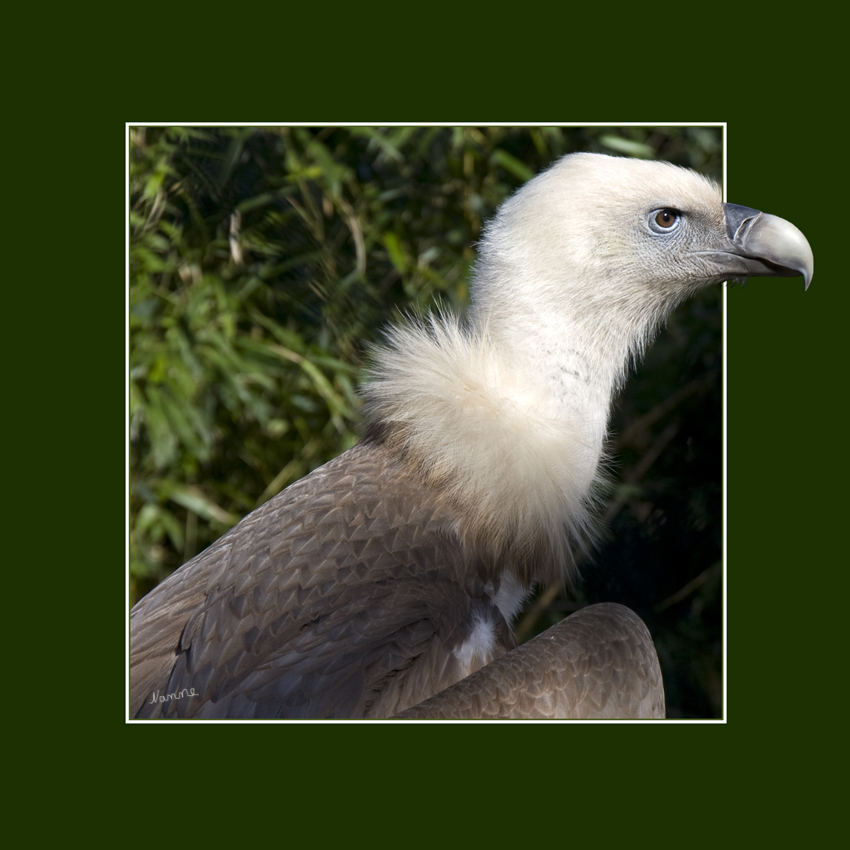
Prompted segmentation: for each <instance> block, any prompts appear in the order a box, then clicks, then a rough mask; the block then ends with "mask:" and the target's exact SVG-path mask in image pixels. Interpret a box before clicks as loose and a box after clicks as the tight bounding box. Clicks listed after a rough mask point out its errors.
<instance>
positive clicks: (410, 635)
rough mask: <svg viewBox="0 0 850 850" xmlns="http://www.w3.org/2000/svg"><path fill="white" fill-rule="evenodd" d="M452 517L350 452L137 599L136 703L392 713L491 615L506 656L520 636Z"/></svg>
mask: <svg viewBox="0 0 850 850" xmlns="http://www.w3.org/2000/svg"><path fill="white" fill-rule="evenodd" d="M390 485H391V491H392V498H388V497H387V493H386V491H387V487H388V486H390ZM451 523H452V515H451V512H450V511H449V509H448V508H447V507H446V506H445V505H441V504H440V499H439V498H437V497H436V496H434V494H429V493H428V492H427V490H423V488H422V486H421V484H420V483H419V482H418V480H417V477H416V475H415V474H413V473H410V472H409V471H406V470H405V468H404V466H403V465H402V464H400V463H399V462H398V461H396V460H394V459H393V458H392V456H390V455H389V454H388V452H387V451H386V450H385V449H383V448H382V447H380V446H377V445H375V444H370V443H363V444H361V445H359V446H357V447H355V448H354V449H352V450H350V451H349V452H346V453H345V454H344V455H342V456H340V457H339V458H337V459H336V460H334V461H332V462H331V463H329V464H327V465H326V466H325V467H323V468H322V469H319V470H317V471H316V472H314V473H313V474H312V475H310V476H308V477H307V478H305V479H303V480H302V481H300V482H298V483H296V484H295V485H293V486H292V487H291V488H289V489H288V490H287V491H285V492H284V493H282V494H281V495H280V496H278V497H277V498H275V499H272V500H271V501H270V502H268V503H267V504H266V505H264V506H263V507H262V508H260V509H258V510H257V511H255V512H254V513H253V514H251V515H250V516H249V517H247V518H246V519H245V520H243V522H242V523H240V524H239V525H238V526H236V527H235V528H234V529H233V530H232V531H231V532H229V533H228V534H227V535H225V537H223V538H222V540H220V541H219V542H218V543H217V544H215V546H213V547H211V548H210V549H208V550H207V551H206V552H204V553H202V554H201V555H199V556H198V557H197V558H195V559H194V560H193V561H190V562H189V563H188V564H186V565H185V566H184V567H182V568H181V569H180V570H178V571H177V572H176V573H175V574H174V575H173V576H171V577H170V578H169V579H168V580H167V581H166V582H164V583H163V584H162V585H160V587H158V588H157V589H156V590H155V591H154V592H153V593H151V594H150V595H149V596H148V597H146V598H145V599H144V600H142V601H141V602H140V603H139V605H137V606H136V608H135V609H134V611H133V614H132V617H131V631H132V647H133V653H132V658H133V661H132V667H131V685H132V694H133V702H132V710H133V712H134V713H137V714H138V716H139V717H158V716H165V717H221V716H229V717H316V716H318V717H362V716H368V715H370V714H372V713H373V712H377V713H378V714H381V715H382V716H388V715H389V714H392V713H395V712H396V711H398V710H399V709H400V708H404V707H406V706H407V705H411V704H415V703H416V702H418V701H420V700H421V699H424V698H426V697H427V696H430V695H431V694H432V693H433V692H434V688H435V687H440V686H445V685H448V684H451V683H452V682H454V681H456V680H457V679H458V678H460V677H462V676H464V675H466V674H467V673H468V672H469V669H466V668H464V666H463V664H462V663H461V662H460V661H459V660H458V659H457V658H456V657H455V656H454V655H453V653H452V649H453V648H455V647H457V646H460V645H462V644H463V643H464V641H465V640H466V639H467V638H468V637H469V635H470V632H471V630H472V629H473V627H474V624H475V623H476V622H480V621H481V620H489V621H492V622H493V623H495V624H496V626H497V631H498V641H497V648H496V649H495V650H494V651H495V652H496V653H500V652H504V651H505V649H507V648H509V647H510V646H512V645H513V643H512V638H511V636H510V633H509V630H508V628H507V624H506V623H505V622H504V619H503V618H502V617H501V615H500V614H499V612H498V609H496V608H495V606H494V605H493V603H492V601H491V600H490V598H489V596H487V594H486V593H485V579H484V577H483V576H482V575H480V574H479V572H478V571H477V570H476V569H475V565H474V564H470V563H469V558H468V555H467V554H466V553H463V552H462V551H461V550H460V548H459V546H458V544H457V543H456V542H454V539H453V537H452V535H451V533H450V532H451ZM489 660H490V658H489V657H488V658H486V659H483V660H482V663H483V661H489ZM192 689H194V694H195V695H191V691H192ZM186 692H189V693H190V695H189V696H186V695H182V696H178V697H174V698H169V695H175V694H176V695H180V694H185V693H186ZM161 696H164V697H165V698H166V701H165V702H161V701H159V697H161Z"/></svg>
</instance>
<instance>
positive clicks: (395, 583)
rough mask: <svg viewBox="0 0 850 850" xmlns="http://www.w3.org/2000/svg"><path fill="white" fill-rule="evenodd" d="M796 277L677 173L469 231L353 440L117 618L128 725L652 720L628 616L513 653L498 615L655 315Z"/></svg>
mask: <svg viewBox="0 0 850 850" xmlns="http://www.w3.org/2000/svg"><path fill="white" fill-rule="evenodd" d="M813 267H814V263H813V258H812V252H811V249H810V248H809V245H808V243H807V241H806V239H805V237H804V236H803V235H802V233H800V231H799V230H797V228H796V227H794V226H793V225H792V224H789V223H788V222H787V221H784V220H782V219H780V218H776V217H775V216H771V215H768V214H766V213H762V212H759V211H757V210H754V209H750V208H748V207H740V206H735V205H732V204H724V203H722V200H721V195H720V191H719V189H718V187H717V186H716V185H714V184H712V183H711V182H710V181H708V180H707V179H705V178H703V177H701V176H699V175H697V174H695V173H694V172H691V171H688V170H685V169H682V168H678V167H676V166H673V165H670V164H667V163H661V162H648V161H640V160H632V159H626V158H618V157H608V156H602V155H598V154H585V153H578V154H572V155H569V156H566V157H564V158H563V159H561V160H559V161H558V162H556V163H555V164H554V165H553V166H551V167H550V168H549V169H548V170H547V171H545V172H543V173H542V174H540V175H539V176H538V177H536V178H535V179H533V180H531V181H530V182H528V183H527V184H526V185H525V186H524V187H522V188H521V189H520V190H519V191H518V192H517V193H516V194H515V195H513V197H511V198H510V199H509V200H508V201H507V202H505V203H504V204H503V205H502V207H501V208H500V209H499V211H498V214H497V215H496V217H495V218H494V220H493V221H492V222H490V224H489V226H488V227H487V228H486V231H485V234H484V236H483V239H482V242H481V245H480V258H479V262H478V265H477V268H476V271H475V275H474V281H473V284H472V307H471V310H470V313H469V316H468V317H467V318H466V319H465V320H464V319H460V318H458V317H456V316H454V315H450V314H448V313H446V312H437V313H435V314H433V315H431V316H430V318H427V319H424V320H411V321H409V322H407V323H406V324H401V325H399V326H397V327H395V328H393V329H392V330H391V331H390V332H389V334H388V337H387V342H386V345H385V346H384V347H383V348H381V349H380V350H378V351H377V353H376V355H375V362H374V366H373V370H372V374H371V378H370V380H369V381H368V383H367V385H366V387H365V398H366V420H367V428H366V432H365V436H364V438H363V440H362V442H361V443H359V444H358V445H357V446H355V447H354V448H352V449H351V450H349V451H347V452H345V453H344V454H342V455H341V456H340V457H338V458H336V459H335V460H333V461H331V462H330V463H328V464H326V465H325V466H323V467H321V468H320V469H317V470H315V471H314V472H313V473H311V474H310V475H308V476H307V477H306V478H304V479H302V480H301V481H298V482H297V483H295V484H293V485H292V486H290V487H289V488H287V489H286V490H284V491H283V492H282V493H280V494H279V495H277V496H276V497H275V498H273V499H271V500H270V501H269V502H267V503H266V504H265V505H263V506H262V507H260V508H258V509H257V510H255V511H254V512H253V513H251V514H250V515H249V516H247V517H246V518H245V519H243V520H242V522H240V523H239V524H238V525H237V526H236V527H235V528H233V529H232V530H231V531H229V532H228V533H227V534H225V535H224V536H223V537H222V538H221V539H220V540H219V541H218V542H217V543H215V544H213V545H212V546H210V547H209V548H208V549H207V550H206V551H204V552H202V553H201V554H200V555H198V556H197V557H195V558H193V559H192V560H191V561H189V562H188V563H187V564H185V565H184V566H183V567H181V568H180V569H179V570H177V571H176V572H175V573H174V574H173V575H171V576H170V577H169V578H168V579H167V580H165V581H164V582H162V584H160V585H159V586H158V587H156V588H155V589H154V590H153V591H152V592H151V593H149V594H148V595H147V596H146V597H145V598H144V599H142V600H141V601H140V602H139V603H138V604H137V605H136V606H135V607H134V608H133V610H132V614H131V619H130V624H131V674H130V675H131V714H132V716H134V717H139V718H152V717H169V718H181V717H183V718H185V717H195V718H213V717H242V718H278V717H280V718H284V717H288V718H299V717H317V718H332V717H344V718H358V717H365V718H387V717H391V716H394V715H398V714H401V713H404V714H403V716H406V717H483V716H487V717H497V716H501V717H531V716H534V717H547V716H548V717H551V716H559V717H576V716H584V717H617V716H630V717H659V716H663V714H664V697H663V688H662V685H661V676H660V672H659V668H658V663H657V658H656V656H655V650H654V647H653V644H652V640H651V638H650V636H649V634H648V632H647V631H646V628H645V626H644V625H643V623H642V622H641V621H640V620H639V619H638V618H637V616H636V615H634V614H633V613H632V612H630V611H629V610H628V609H626V608H623V607H622V606H617V605H600V606H593V607H591V608H589V609H585V610H583V611H580V612H579V613H578V614H575V615H573V617H570V618H568V619H567V620H566V621H564V622H563V623H561V624H559V625H558V626H556V627H554V628H553V629H550V630H549V632H546V633H544V634H543V635H541V636H539V637H538V638H536V639H535V640H534V641H531V642H529V643H528V644H526V645H524V646H522V647H520V648H519V649H514V640H513V637H512V634H511V627H510V624H511V621H512V618H513V617H514V616H515V615H516V613H517V611H518V609H519V608H520V606H521V605H522V602H523V600H524V598H525V597H526V596H527V594H528V591H529V588H530V587H531V585H532V584H533V583H535V582H547V581H552V580H554V579H557V578H560V577H562V576H563V575H564V574H565V573H566V574H569V572H570V571H571V569H572V565H573V555H572V553H573V552H574V551H576V548H577V547H578V548H579V549H581V548H585V547H587V546H588V544H589V542H590V541H591V540H592V536H593V534H592V529H593V521H594V490H595V483H596V482H597V481H598V478H599V475H600V459H601V457H602V454H603V446H604V441H605V437H606V427H607V422H608V416H609V408H610V406H611V401H612V397H613V395H614V394H615V392H616V391H617V389H618V387H619V386H620V385H621V383H622V382H623V379H624V376H625V374H626V370H627V367H628V366H629V364H630V362H631V361H633V360H635V359H637V358H638V357H639V356H640V355H641V353H642V351H643V349H644V347H645V346H646V344H647V342H648V341H649V340H650V339H651V338H652V336H653V334H654V333H655V332H656V330H657V329H658V328H659V326H660V325H661V324H662V323H663V322H664V320H665V318H666V317H667V315H668V314H669V313H670V311H671V310H672V309H673V308H674V307H675V306H676V305H677V304H678V303H679V302H681V301H682V300H684V299H686V298H687V297H688V296H689V295H691V294H692V293H693V292H695V291H696V290H698V289H699V288H700V287H703V286H708V285H709V284H714V283H720V282H721V281H724V280H735V281H744V280H745V279H746V278H747V277H748V276H753V275H763V276H765V275H774V276H792V275H798V274H802V275H803V276H804V278H805V285H806V287H807V288H808V285H809V282H810V280H811V277H812V272H813ZM476 671H477V672H476ZM441 692H443V693H441ZM435 695H436V696H435ZM431 697H433V699H429V698H431ZM426 700H427V701H428V702H426V703H425V704H424V705H419V704H420V703H422V702H423V701H426Z"/></svg>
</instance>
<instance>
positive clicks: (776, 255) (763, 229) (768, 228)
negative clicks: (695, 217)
mask: <svg viewBox="0 0 850 850" xmlns="http://www.w3.org/2000/svg"><path fill="white" fill-rule="evenodd" d="M723 209H724V212H725V214H726V234H727V236H728V238H729V242H728V244H727V245H725V246H724V248H723V250H722V256H723V260H722V261H721V262H722V266H723V269H724V270H725V271H727V272H729V273H730V274H731V275H732V276H731V277H729V280H734V281H737V282H740V283H743V282H744V281H745V280H746V279H747V278H748V277H795V276H797V275H802V276H803V280H804V281H805V284H806V286H805V288H806V289H808V288H809V284H810V283H811V282H812V275H813V274H814V270H815V260H814V256H813V255H812V249H811V247H810V246H809V243H808V242H807V241H806V237H805V236H803V234H802V233H801V232H800V231H799V230H798V229H797V228H796V227H794V225H793V224H791V222H790V221H785V219H783V218H779V217H778V216H775V215H768V213H763V212H760V211H759V210H754V209H751V208H750V207H740V206H738V205H737V204H724V205H723Z"/></svg>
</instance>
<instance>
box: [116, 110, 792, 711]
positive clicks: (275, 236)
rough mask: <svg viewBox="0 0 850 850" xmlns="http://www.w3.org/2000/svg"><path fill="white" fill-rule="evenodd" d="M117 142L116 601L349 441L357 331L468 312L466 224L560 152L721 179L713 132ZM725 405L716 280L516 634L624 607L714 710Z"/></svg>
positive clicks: (367, 133)
mask: <svg viewBox="0 0 850 850" xmlns="http://www.w3.org/2000/svg"><path fill="white" fill-rule="evenodd" d="M130 142H131V147H130V209H131V220H130V235H131V241H130V273H131V277H130V283H131V287H130V316H129V327H130V449H131V454H130V464H131V467H130V471H131V479H130V485H131V489H130V507H131V527H130V580H131V584H130V587H131V599H130V602H131V604H132V603H133V602H135V601H136V600H137V599H138V598H139V597H140V596H141V595H143V594H144V593H145V592H147V590H149V589H150V588H151V587H153V586H154V585H155V584H156V582H157V581H159V580H161V579H162V578H163V577H165V576H166V575H167V574H168V573H170V572H171V571H172V570H173V569H176V567H178V566H179V565H180V564H181V563H183V562H184V561H186V560H188V559H189V558H190V557H192V556H193V555H195V554H197V552H199V551H201V550H202V549H203V548H205V547H206V546H207V545H209V544H210V543H212V542H213V541H214V540H215V539H217V538H218V537H219V536H220V535H221V534H222V533H223V532H224V531H226V530H227V528H229V527H230V526H231V525H232V524H234V523H235V522H236V521H238V519H239V518H241V517H242V516H243V515H244V514H245V513H247V512H248V511H250V510H252V509H253V508H254V507H257V506H258V505H259V504H262V502H264V501H265V500H267V499H268V498H270V497H271V496H272V495H274V494H275V493H276V492H278V491H279V490H281V489H283V488H284V487H285V486H287V485H288V484H289V483H291V482H292V481H294V480H297V479H298V478H300V477H302V476H303V475H305V474H307V473H308V472H309V471H311V470H312V469H314V468H315V467H316V466H319V465H320V464H321V463H324V462H325V461H327V460H328V459H330V458H332V457H334V456H336V455H337V454H338V453H339V452H340V451H343V450H344V449H346V448H348V447H349V446H351V445H352V444H353V443H354V442H355V441H356V439H357V433H358V412H357V411H358V400H357V397H356V394H355V390H356V386H357V382H358V380H359V378H360V376H361V375H362V368H363V365H364V357H365V355H366V354H367V350H368V345H369V344H370V343H373V342H376V341H378V340H379V338H380V330H381V328H382V327H383V326H385V325H386V324H387V323H388V322H390V321H392V320H394V319H396V318H397V317H398V316H399V315H400V311H402V310H406V309H408V308H410V306H411V305H417V306H427V305H430V304H433V302H434V300H435V299H439V300H441V301H443V302H445V303H448V304H449V305H451V306H452V307H454V308H456V309H463V308H464V306H465V304H466V302H467V296H468V290H467V288H468V282H469V274H470V269H471V265H472V263H473V261H474V257H475V254H474V244H475V241H476V240H477V238H478V236H479V234H480V230H481V226H482V224H483V223H484V222H485V221H487V220H488V219H489V218H490V217H491V216H492V214H493V212H494V211H495V209H496V208H497V207H498V205H499V203H500V202H501V201H502V200H504V198H506V197H507V196H508V195H510V194H511V192H513V191H514V189H516V188H517V187H518V186H520V185H522V183H523V182H525V180H527V179H529V178H530V177H531V176H533V175H534V174H536V173H538V172H539V171H540V170H542V169H543V168H545V167H546V166H547V165H549V164H550V163H551V162H552V161H553V160H554V159H555V158H557V157H558V156H560V155H562V154H564V153H568V152H570V151H574V150H590V151H598V152H602V153H609V154H626V155H631V156H641V157H646V158H657V159H665V160H668V161H671V162H675V163H677V164H679V165H684V166H688V167H691V168H695V169H696V170H699V171H701V172H702V173H705V174H707V175H708V176H710V177H712V178H713V179H715V180H717V181H720V180H721V179H722V152H723V147H722V128H720V127H687V128H684V127H666V128H665V127H622V128H617V127H590V128H564V127H538V128H501V127H498V128H488V127H462V128H448V127H415V128H406V127H393V128H366V127H361V128H310V127H290V128H270V127H266V128H251V127H245V128H207V127H195V128H189V127H187V128H165V127H134V128H132V129H131V131H130ZM730 200H732V201H734V202H739V203H745V204H747V205H750V206H758V207H760V208H764V209H766V210H768V211H770V212H774V213H776V212H777V210H775V209H772V208H771V207H770V206H769V204H767V203H762V201H761V200H760V199H759V198H751V197H747V198H738V197H737V196H735V195H733V194H731V193H730ZM779 214H781V213H779ZM788 217H789V218H792V220H795V221H796V219H794V217H793V215H792V214H790V213H789V214H788ZM798 223H799V222H798ZM801 226H802V225H801ZM789 283H790V282H788V281H780V282H776V281H765V280H757V281H752V282H750V284H749V285H748V287H747V288H746V289H745V290H744V291H741V290H740V289H736V290H734V291H731V292H730V299H734V300H735V304H736V305H737V304H738V303H739V302H740V301H742V300H743V299H745V298H747V297H748V296H750V294H751V292H752V291H753V289H755V288H762V287H775V286H777V285H778V286H779V287H786V289H788V288H789ZM793 283H794V284H795V286H794V292H795V293H796V296H797V297H801V292H802V283H801V281H800V280H797V281H794V282H793ZM797 283H799V286H796V284H797ZM797 289H799V290H800V293H797ZM722 422H723V413H722V290H721V288H720V287H714V288H712V289H710V290H706V291H704V292H703V293H700V295H699V296H698V297H697V298H695V299H693V300H692V301H690V302H688V303H686V304H684V305H682V307H680V308H679V309H678V310H677V311H676V313H675V314H674V315H673V316H672V317H671V319H670V321H669V323H668V327H667V328H666V329H664V330H663V331H662V333H661V334H660V335H659V338H658V340H657V342H656V343H655V345H654V346H653V347H652V348H651V349H650V351H649V352H648V354H647V356H646V358H645V360H644V362H643V363H641V364H640V365H639V367H638V368H637V370H636V372H635V373H634V374H633V375H632V376H631V377H630V380H629V382H628V384H627V387H626V390H625V392H624V393H623V394H622V395H621V396H620V397H618V399H617V400H616V403H615V408H614V414H613V418H612V431H611V448H612V451H613V457H614V464H613V466H612V474H613V477H614V478H615V480H616V482H617V483H616V486H615V487H614V489H613V490H612V492H611V499H610V502H609V504H608V506H607V508H606V510H605V512H604V517H605V520H606V526H607V532H606V534H605V536H604V540H603V544H602V545H601V547H600V548H599V550H598V552H597V553H596V555H595V557H594V558H593V559H592V561H590V562H589V563H585V564H583V565H582V580H581V581H580V582H579V583H577V585H576V586H575V587H573V588H568V589H562V588H552V589H549V590H548V591H546V590H543V591H542V592H541V593H540V594H539V595H538V598H537V599H536V600H535V602H534V604H533V605H532V606H531V609H530V611H529V612H528V613H527V614H526V615H525V616H524V617H522V618H521V619H520V621H519V623H518V632H519V636H520V638H521V639H527V638H528V637H530V636H532V635H533V634H535V633H537V632H539V631H541V630H543V629H544V628H546V627H548V626H549V625H551V624H552V623H554V622H557V621H558V620H559V619H561V618H562V617H564V616H566V615H567V614H569V613H570V612H571V611H573V610H576V609H577V608H579V607H583V606H584V605H587V604H591V603H593V602H600V601H617V602H622V603H623V604H626V605H629V606H630V607H632V608H633V609H634V610H636V611H637V612H638V613H639V614H640V616H641V617H642V618H643V619H644V620H645V621H646V623H647V625H648V626H649V628H650V631H651V632H652V634H653V637H654V639H655V642H656V646H657V648H658V653H659V657H660V660H661V664H662V668H663V671H664V679H665V688H666V694H667V710H668V716H669V717H685V718H717V717H720V716H721V714H722V711H723V666H722V665H723V649H722V637H723V631H722V617H723V606H722V595H723V575H724V572H723V553H722V538H723V525H722V520H723V517H722V488H723V480H722V472H723V464H722Z"/></svg>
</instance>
